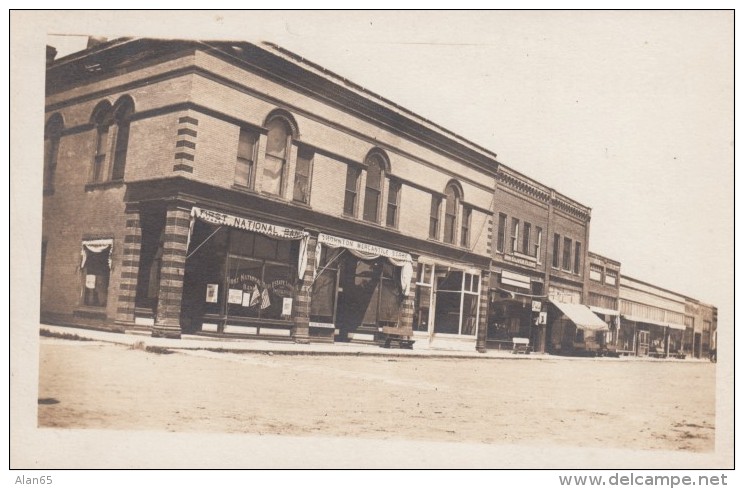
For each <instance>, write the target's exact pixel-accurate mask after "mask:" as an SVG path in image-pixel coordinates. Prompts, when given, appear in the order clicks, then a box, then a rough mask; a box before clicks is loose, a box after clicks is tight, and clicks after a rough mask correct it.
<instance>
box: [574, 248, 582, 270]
mask: <svg viewBox="0 0 744 489" xmlns="http://www.w3.org/2000/svg"><path fill="white" fill-rule="evenodd" d="M573 267H574V268H573V271H574V273H576V274H579V273H581V243H579V242H578V241H577V242H576V243H575V244H574V262H573Z"/></svg>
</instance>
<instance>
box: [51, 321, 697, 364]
mask: <svg viewBox="0 0 744 489" xmlns="http://www.w3.org/2000/svg"><path fill="white" fill-rule="evenodd" d="M42 330H45V331H48V332H49V333H51V336H57V337H65V336H68V337H69V336H73V335H75V336H77V337H79V338H84V339H87V340H93V341H100V342H105V343H115V344H120V345H129V346H133V345H135V344H139V345H144V347H158V348H167V349H169V350H211V351H220V352H229V353H261V354H269V355H275V354H276V355H329V356H331V355H345V356H376V357H435V358H462V359H466V358H481V359H502V360H509V359H510V360H529V359H531V360H565V361H572V360H574V361H580V360H594V361H653V362H659V361H665V362H667V361H668V362H685V361H700V360H697V359H695V360H690V359H687V360H674V359H652V358H638V357H620V358H591V359H589V358H582V357H563V356H554V355H549V354H542V353H531V354H529V355H515V354H512V353H511V352H510V351H506V350H501V351H499V350H493V351H488V352H486V353H478V352H477V351H475V350H473V351H461V350H445V349H434V348H419V349H416V346H414V349H413V350H402V349H392V348H381V347H379V346H376V345H365V344H357V343H333V344H329V343H310V344H299V343H293V342H291V341H289V340H288V341H272V340H258V339H256V340H254V339H247V338H246V339H242V338H241V339H237V338H208V337H204V336H197V335H186V334H185V335H182V337H181V339H172V338H154V337H152V336H149V335H148V334H143V333H141V332H134V331H132V332H126V333H115V332H109V331H99V330H90V329H83V328H74V327H69V326H54V325H50V324H40V325H39V331H42Z"/></svg>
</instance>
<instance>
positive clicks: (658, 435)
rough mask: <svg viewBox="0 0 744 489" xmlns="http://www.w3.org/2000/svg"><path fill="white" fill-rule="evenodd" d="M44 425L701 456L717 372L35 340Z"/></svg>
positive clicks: (610, 362) (687, 364)
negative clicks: (170, 349) (161, 349)
mask: <svg viewBox="0 0 744 489" xmlns="http://www.w3.org/2000/svg"><path fill="white" fill-rule="evenodd" d="M40 362H41V364H40V374H39V376H40V384H39V426H40V427H63V428H103V429H115V430H127V429H137V430H165V431H189V432H227V433H254V434H290V435H299V436H312V435H323V436H353V437H362V438H383V439H388V438H390V439H392V438H406V439H412V440H437V441H454V442H464V441H467V442H475V443H499V444H503V443H527V444H537V443H539V444H551V445H570V446H575V447H603V448H627V449H663V450H687V451H694V452H708V451H712V450H713V449H714V441H715V426H714V423H715V365H713V364H708V363H704V362H695V361H683V362H664V361H639V360H634V359H631V360H628V359H619V360H614V359H562V358H559V359H535V358H524V357H520V358H515V359H503V360H501V359H473V360H463V359H446V358H403V357H398V358H390V357H380V358H378V357H364V356H361V357H354V356H304V355H302V356H292V355H279V354H277V355H273V356H270V355H268V354H234V353H222V352H220V353H217V352H208V351H191V352H175V353H171V354H160V353H153V352H147V351H143V350H139V349H132V348H130V347H127V346H120V345H112V344H104V343H97V342H83V341H70V340H63V339H55V338H41V341H40Z"/></svg>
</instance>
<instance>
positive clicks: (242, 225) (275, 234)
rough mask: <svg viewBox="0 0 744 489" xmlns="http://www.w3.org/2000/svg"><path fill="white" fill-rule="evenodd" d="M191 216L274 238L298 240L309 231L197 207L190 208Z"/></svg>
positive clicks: (304, 236)
mask: <svg viewBox="0 0 744 489" xmlns="http://www.w3.org/2000/svg"><path fill="white" fill-rule="evenodd" d="M191 216H192V217H194V218H196V219H200V220H202V221H205V222H208V223H210V224H216V225H217V226H229V227H233V228H237V229H241V230H243V231H250V232H253V233H261V234H263V235H266V236H269V237H270V238H274V239H289V240H299V239H304V238H306V237H307V236H308V235H309V233H307V232H306V231H302V230H300V229H294V228H288V227H284V226H279V225H276V224H269V223H265V222H261V221H253V220H251V219H245V218H243V217H237V216H232V215H230V214H224V213H222V212H215V211H209V210H206V209H202V208H199V207H194V208H192V209H191Z"/></svg>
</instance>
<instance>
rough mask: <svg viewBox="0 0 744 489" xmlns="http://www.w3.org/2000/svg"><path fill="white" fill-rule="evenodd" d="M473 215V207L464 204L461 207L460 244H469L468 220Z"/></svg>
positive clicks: (466, 245)
mask: <svg viewBox="0 0 744 489" xmlns="http://www.w3.org/2000/svg"><path fill="white" fill-rule="evenodd" d="M472 215H473V209H471V208H470V207H466V206H464V207H463V208H462V226H461V228H460V246H464V247H466V248H467V247H469V246H470V221H471V218H472Z"/></svg>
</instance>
